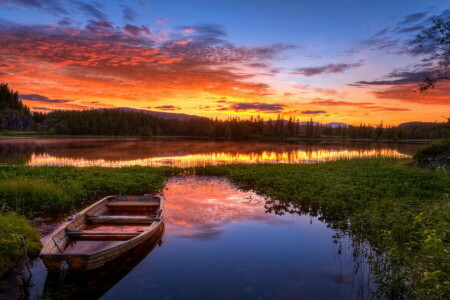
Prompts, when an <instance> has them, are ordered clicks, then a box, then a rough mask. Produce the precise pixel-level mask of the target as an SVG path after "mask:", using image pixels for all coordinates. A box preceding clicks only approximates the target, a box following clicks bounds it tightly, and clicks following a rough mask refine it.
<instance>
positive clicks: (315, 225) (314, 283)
mask: <svg viewBox="0 0 450 300" xmlns="http://www.w3.org/2000/svg"><path fill="white" fill-rule="evenodd" d="M164 196H165V197H166V220H165V233H164V239H163V243H162V245H161V247H155V248H153V247H154V245H147V246H148V247H143V248H141V249H140V250H139V249H136V251H138V252H131V253H129V254H128V255H127V257H125V258H121V259H120V261H118V262H117V261H116V262H114V263H113V264H110V265H109V267H108V268H109V269H108V270H106V271H104V270H101V271H100V272H93V273H91V274H88V275H83V276H80V277H78V278H77V277H75V278H74V280H72V281H69V282H66V283H64V284H63V285H59V284H56V283H55V282H54V281H52V279H47V282H46V283H45V295H46V296H48V297H47V298H50V299H53V298H56V299H97V298H98V297H100V299H128V298H129V297H130V296H131V295H132V297H133V300H140V299H208V300H209V299H369V298H370V295H371V291H373V290H374V289H375V286H374V284H373V283H372V282H371V278H370V270H369V265H368V264H367V257H368V255H367V253H368V251H369V247H368V246H367V245H364V244H361V243H355V242H354V241H352V240H351V239H350V238H349V237H348V236H347V235H345V234H343V233H342V232H339V231H336V230H334V229H332V228H331V227H333V226H330V225H329V224H327V223H324V222H322V221H321V218H324V217H323V216H321V215H320V214H319V213H321V212H320V211H319V210H318V209H317V208H315V207H311V206H307V205H303V204H295V205H294V204H290V203H286V202H282V201H276V200H273V199H270V198H265V197H263V196H261V195H258V194H256V193H255V192H253V191H242V190H240V189H238V188H237V187H236V186H234V185H233V184H231V183H230V182H229V181H228V180H225V179H221V178H215V177H203V176H183V177H173V178H171V179H170V180H169V181H168V182H167V185H166V190H165V191H164ZM152 248H153V249H152ZM139 251H140V252H139ZM34 274H35V275H34V277H33V281H34V282H35V283H36V284H37V285H36V286H35V287H33V288H32V290H31V291H32V297H31V299H38V295H39V294H40V293H38V292H36V291H38V290H39V284H38V283H41V285H42V284H43V281H45V272H43V271H42V266H41V267H39V266H37V267H35V268H34ZM43 278H44V279H43Z"/></svg>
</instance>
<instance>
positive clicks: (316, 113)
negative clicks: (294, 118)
mask: <svg viewBox="0 0 450 300" xmlns="http://www.w3.org/2000/svg"><path fill="white" fill-rule="evenodd" d="M300 113H301V114H304V115H318V114H326V113H327V112H326V111H324V110H305V111H302V112H300Z"/></svg>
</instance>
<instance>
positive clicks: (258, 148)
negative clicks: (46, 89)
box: [0, 138, 418, 167]
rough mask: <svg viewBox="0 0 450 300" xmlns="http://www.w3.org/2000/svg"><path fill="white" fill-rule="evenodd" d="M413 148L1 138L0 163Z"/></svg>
mask: <svg viewBox="0 0 450 300" xmlns="http://www.w3.org/2000/svg"><path fill="white" fill-rule="evenodd" d="M417 147H418V145H415V144H395V143H391V144H386V143H369V142H314V143H311V142H302V143H301V144H276V143H262V142H214V141H181V140H164V141H158V140H140V139H131V138H118V139H108V138H67V139H55V138H54V139H38V138H30V139H3V140H0V163H6V164H27V165H32V166H39V165H56V166H66V165H70V166H79V167H86V166H110V167H123V166H132V165H141V166H167V165H169V166H178V167H192V166H199V165H206V164H213V165H214V164H229V163H314V162H320V161H328V160H335V159H340V158H353V157H372V156H393V157H409V156H410V155H411V154H412V153H414V151H415V150H416V149H417Z"/></svg>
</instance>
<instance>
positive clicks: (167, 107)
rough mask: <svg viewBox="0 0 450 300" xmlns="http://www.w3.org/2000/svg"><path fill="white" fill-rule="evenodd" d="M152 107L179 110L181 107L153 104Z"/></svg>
mask: <svg viewBox="0 0 450 300" xmlns="http://www.w3.org/2000/svg"><path fill="white" fill-rule="evenodd" d="M154 108H156V109H160V110H180V109H181V107H179V106H173V105H162V106H155V107H154Z"/></svg>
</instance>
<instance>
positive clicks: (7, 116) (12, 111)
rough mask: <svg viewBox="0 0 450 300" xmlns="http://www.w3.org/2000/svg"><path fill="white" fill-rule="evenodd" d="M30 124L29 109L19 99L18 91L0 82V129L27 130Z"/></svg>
mask: <svg viewBox="0 0 450 300" xmlns="http://www.w3.org/2000/svg"><path fill="white" fill-rule="evenodd" d="M31 125H32V120H31V113H30V109H29V108H28V107H27V106H26V105H24V104H23V103H22V101H21V100H20V99H19V94H18V92H17V91H16V92H14V91H13V90H11V89H10V88H9V87H8V85H7V84H6V83H0V130H27V129H30V127H31Z"/></svg>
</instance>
